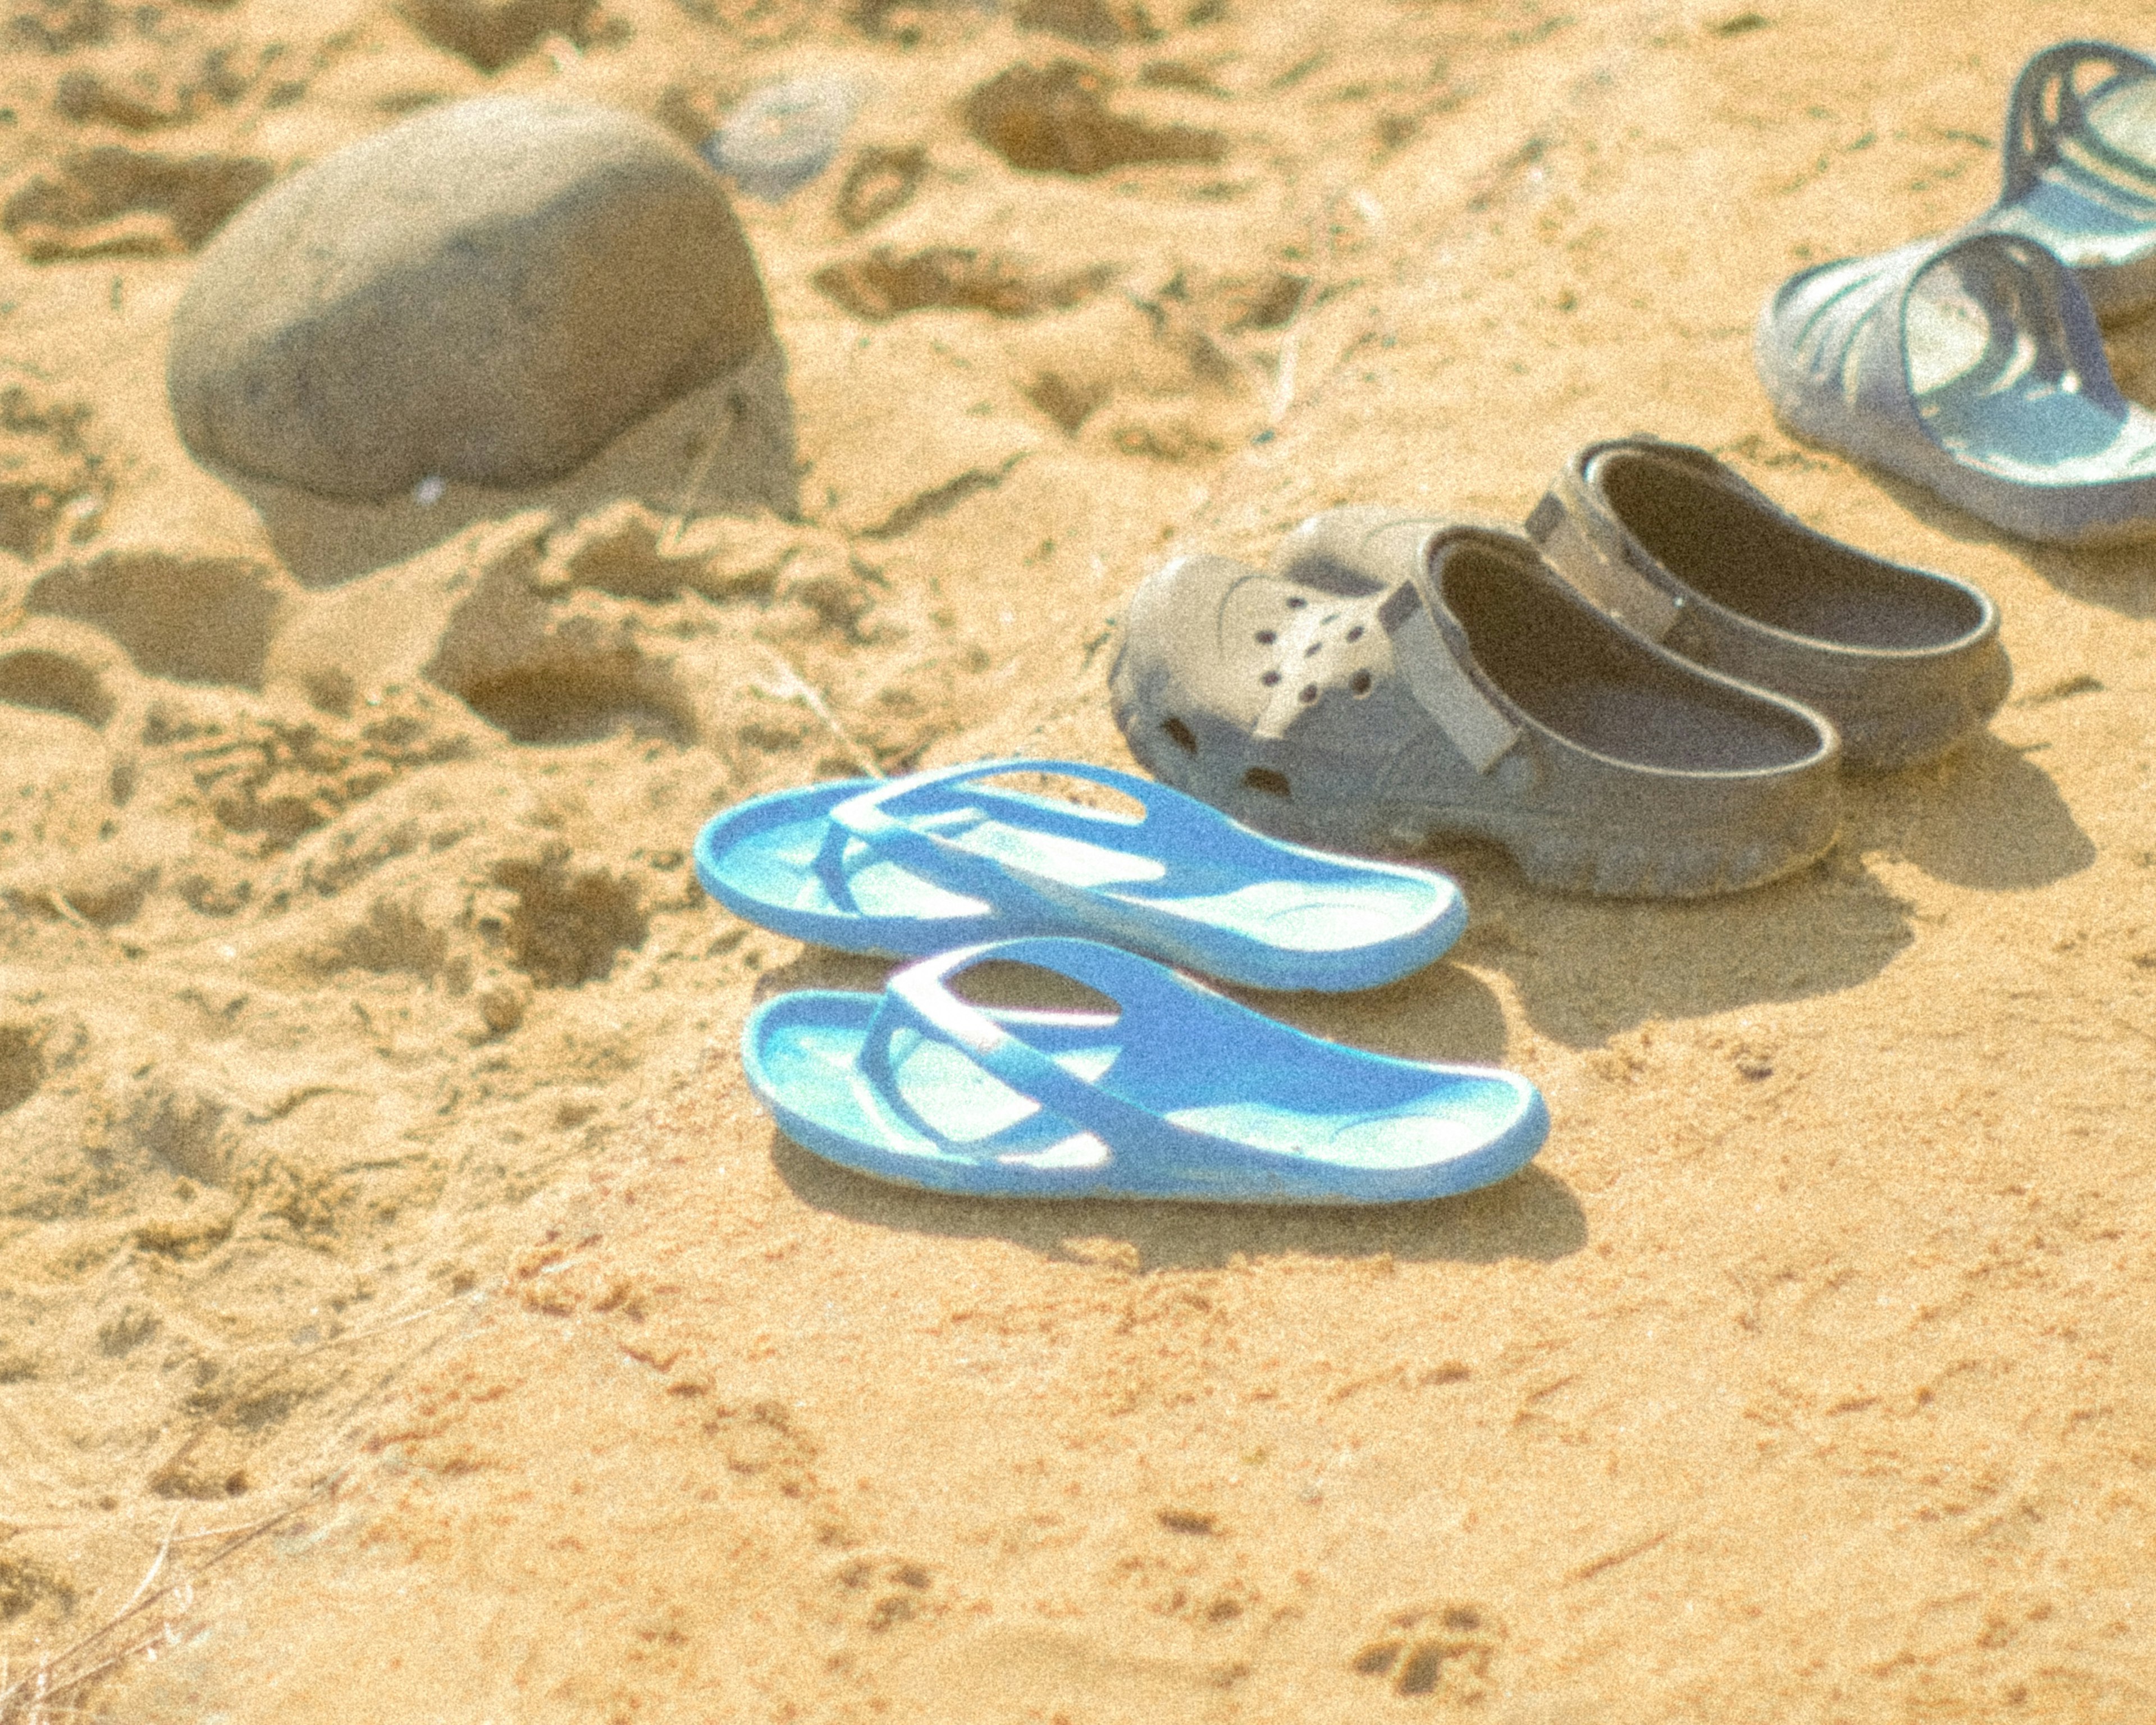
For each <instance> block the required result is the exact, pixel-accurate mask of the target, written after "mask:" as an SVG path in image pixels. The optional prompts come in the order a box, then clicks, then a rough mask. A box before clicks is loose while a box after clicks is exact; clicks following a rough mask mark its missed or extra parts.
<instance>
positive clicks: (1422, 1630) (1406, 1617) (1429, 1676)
mask: <svg viewBox="0 0 2156 1725" xmlns="http://www.w3.org/2000/svg"><path fill="white" fill-rule="evenodd" d="M1502 1639H1503V1631H1502V1630H1499V1629H1497V1628H1496V1626H1495V1625H1493V1624H1492V1623H1491V1619H1490V1615H1489V1614H1488V1613H1487V1612H1486V1611H1485V1610H1484V1609H1482V1608H1481V1606H1480V1605H1475V1604H1445V1605H1432V1606H1418V1607H1415V1608H1414V1609H1409V1610H1406V1611H1400V1612H1396V1613H1394V1615H1393V1616H1392V1617H1391V1618H1390V1619H1389V1620H1388V1621H1387V1623H1386V1625H1385V1628H1384V1630H1383V1632H1382V1633H1380V1634H1379V1635H1376V1636H1375V1637H1373V1639H1372V1640H1370V1641H1369V1642H1368V1643H1367V1644H1366V1645H1364V1646H1363V1648H1362V1650H1361V1651H1359V1652H1358V1653H1357V1654H1356V1655H1355V1657H1354V1658H1353V1661H1350V1663H1351V1665H1352V1666H1353V1669H1354V1670H1355V1671H1358V1672H1359V1673H1360V1674H1361V1675H1362V1676H1366V1677H1377V1678H1381V1679H1383V1681H1384V1682H1385V1685H1386V1686H1387V1687H1388V1688H1389V1689H1390V1690H1391V1691H1392V1692H1393V1693H1394V1695H1395V1696H1398V1697H1399V1698H1400V1699H1402V1700H1404V1701H1414V1700H1424V1699H1426V1700H1430V1701H1434V1702H1448V1703H1451V1704H1454V1705H1463V1706H1465V1705H1472V1704H1474V1703H1476V1702H1480V1701H1481V1700H1483V1699H1485V1698H1486V1697H1487V1695H1488V1694H1489V1690H1490V1667H1491V1661H1493V1660H1494V1659H1495V1658H1496V1652H1497V1645H1498V1643H1499V1641H1500V1640H1502Z"/></svg>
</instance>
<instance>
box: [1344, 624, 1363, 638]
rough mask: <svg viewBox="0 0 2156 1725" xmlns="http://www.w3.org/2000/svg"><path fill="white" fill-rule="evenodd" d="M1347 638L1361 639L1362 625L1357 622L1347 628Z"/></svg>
mask: <svg viewBox="0 0 2156 1725" xmlns="http://www.w3.org/2000/svg"><path fill="white" fill-rule="evenodd" d="M1347 639H1349V640H1351V641H1359V640H1361V639H1363V625H1362V624H1359V623H1358V624H1356V625H1355V626H1354V628H1353V629H1349V630H1348V631H1347Z"/></svg>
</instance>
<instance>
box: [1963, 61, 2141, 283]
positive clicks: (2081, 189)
mask: <svg viewBox="0 0 2156 1725" xmlns="http://www.w3.org/2000/svg"><path fill="white" fill-rule="evenodd" d="M2090 72H2095V73H2097V74H2099V75H2098V76H2097V78H2096V79H2095V80H2093V81H2092V82H2090V83H2089V84H2088V87H2087V88H2086V89H2084V88H2083V87H2082V85H2083V82H2084V74H2087V73H2090ZM1999 157H2000V167H2001V170H2002V172H2001V180H2002V184H2001V187H2000V190H1999V202H1998V203H1995V204H1994V205H1993V206H1992V207H1991V208H1990V209H1989V210H1988V211H1986V212H1985V213H1984V215H1982V216H1981V217H1979V218H1978V220H1977V222H1976V223H1975V224H1974V225H1976V226H1978V227H1981V228H1990V229H1992V230H1993V231H1994V232H1997V233H2001V234H2020V235H2021V236H2022V237H2023V238H2025V239H2033V240H2035V242H2036V244H2039V245H2040V246H2043V247H2044V248H2045V249H2047V250H2049V251H2051V252H2052V253H2054V254H2056V256H2057V257H2058V259H2059V260H2060V261H2061V263H2063V264H2066V267H2067V268H2069V269H2070V270H2072V271H2073V272H2074V276H2075V279H2076V280H2078V281H2079V282H2080V283H2081V285H2082V290H2083V291H2084V292H2086V293H2087V295H2088V296H2089V303H2090V304H2091V305H2093V306H2094V307H2095V308H2096V311H2097V315H2098V316H2102V317H2115V316H2124V315H2126V314H2127V313H2129V312H2133V311H2138V310H2140V309H2141V308H2142V307H2143V306H2144V305H2148V303H2149V302H2150V301H2151V300H2156V60H2151V59H2148V57H2147V56H2146V55H2144V54H2136V53H2134V52H2133V50H2132V49H2127V48H2120V47H2117V45H2115V44H2112V43H2109V42H2061V43H2059V44H2056V45H2055V46H2053V47H2051V48H2047V49H2044V50H2043V51H2042V52H2041V53H2040V54H2035V55H2034V56H2033V57H2032V58H2031V59H2030V61H2029V63H2028V64H2026V65H2025V66H2024V67H2022V69H2021V74H2020V77H2018V78H2016V79H2015V80H2014V92H2013V94H2012V95H2010V96H2009V97H2008V98H2007V102H2006V131H2005V137H2004V138H2003V139H2002V140H2001V142H2000V147H1999Z"/></svg>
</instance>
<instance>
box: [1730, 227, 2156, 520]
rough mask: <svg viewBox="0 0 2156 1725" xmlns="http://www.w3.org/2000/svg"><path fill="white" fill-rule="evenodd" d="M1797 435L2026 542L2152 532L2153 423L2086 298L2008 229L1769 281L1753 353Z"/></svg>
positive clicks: (2042, 253) (2059, 267) (1779, 412)
mask: <svg viewBox="0 0 2156 1725" xmlns="http://www.w3.org/2000/svg"><path fill="white" fill-rule="evenodd" d="M1753 361H1754V362H1755V363H1756V364H1757V366H1758V371H1759V381H1760V382H1762V383H1763V384H1764V385H1765V386H1766V389H1767V394H1768V399H1770V400H1771V401H1772V402H1773V403H1774V414H1775V417H1776V418H1779V420H1780V421H1781V422H1782V423H1783V424H1784V425H1785V426H1787V427H1788V428H1789V429H1790V430H1791V431H1793V432H1794V433H1795V434H1797V435H1798V436H1799V437H1802V438H1806V439H1810V440H1811V441H1813V442H1815V443H1819V444H1825V445H1826V446H1827V447H1828V448H1830V449H1839V450H1840V451H1841V452H1842V453H1843V454H1846V455H1853V456H1855V457H1856V459H1858V460H1860V461H1868V462H1871V463H1872V464H1873V465H1876V466H1879V467H1883V468H1885V469H1886V470H1887V471H1888V472H1890V473H1898V474H1900V475H1902V477H1903V478H1904V479H1910V480H1915V481H1916V482H1917V484H1918V485H1924V486H1927V487H1928V488H1929V489H1930V490H1933V491H1936V492H1937V493H1938V495H1940V496H1942V497H1943V498H1945V499H1946V500H1947V501H1948V502H1949V503H1953V504H1955V505H1957V506H1959V507H1960V508H1963V509H1965V510H1967V511H1969V513H1970V514H1971V515H1974V516H1979V517H1981V518H1982V519H1983V520H1984V521H1989V522H1990V523H1991V524H1992V525H1993V526H1997V527H2003V528H2005V530H2006V531H2008V532H2010V533H2015V534H2019V535H2020V536H2022V537H2023V538H2025V539H2037V540H2044V541H2047V542H2051V543H2053V544H2058V545H2093V544H2102V543H2105V542H2112V541H2123V540H2133V539H2146V538H2148V537H2149V536H2152V535H2156V414H2151V413H2149V412H2148V410H2147V409H2146V408H2142V407H2140V406H2138V405H2137V404H2136V403H2132V402H2129V401H2128V400H2127V399H2126V398H2125V397H2124V396H2123V395H2121V394H2120V393H2119V391H2118V385H2117V382H2116V381H2115V380H2114V379H2113V378H2112V374H2111V366H2110V364H2109V362H2107V360H2106V359H2105V358H2104V353H2103V342H2102V338H2101V337H2100V336H2098V334H2097V326H2096V314H2095V313H2094V312H2093V311H2091V310H2090V308H2089V302H2088V296H2087V295H2086V294H2084V293H2083V292H2082V290H2081V288H2080V286H2079V285H2077V284H2076V282H2075V280H2074V278H2073V275H2072V274H2071V272H2070V271H2069V270H2067V269H2066V266H2065V265H2064V264H2061V263H2060V262H2059V260H2058V259H2056V258H2055V257H2053V256H2052V255H2051V253H2049V252H2047V251H2046V250H2045V249H2043V248H2042V247H2041V246H2040V245H2037V244H2035V243H2034V242H2033V241H2030V240H2027V239H2020V238H2017V237H2015V235H2012V234H1965V235H1963V236H1962V237H1960V238H1958V239H1946V240H1937V239H1925V240H1918V241H1917V242H1916V243H1915V244H1911V245H1905V246H1902V247H1901V248H1899V249H1897V250H1894V251H1891V252H1883V253H1881V254H1879V255H1877V256H1876V257H1871V258H1854V259H1850V258H1845V259H1841V260H1840V262H1838V263H1832V264H1820V265H1818V266H1817V267H1816V268H1815V269H1810V270H1804V271H1801V272H1800V273H1799V274H1798V275H1793V276H1791V277H1790V278H1789V280H1787V281H1785V282H1784V283H1783V284H1782V285H1781V287H1780V288H1779V290H1777V291H1776V292H1775V294H1774V296H1773V298H1771V299H1770V300H1768V302H1767V305H1766V307H1765V309H1764V310H1763V311H1762V312H1761V313H1760V316H1759V325H1758V331H1757V332H1756V334H1755V336H1754V339H1753Z"/></svg>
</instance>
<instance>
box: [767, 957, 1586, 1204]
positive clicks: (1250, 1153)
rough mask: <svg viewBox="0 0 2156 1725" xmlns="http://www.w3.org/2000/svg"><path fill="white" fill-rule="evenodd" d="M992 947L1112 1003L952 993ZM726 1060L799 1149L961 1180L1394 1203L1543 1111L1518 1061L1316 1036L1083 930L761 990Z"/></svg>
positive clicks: (1008, 1192) (1503, 1143)
mask: <svg viewBox="0 0 2156 1725" xmlns="http://www.w3.org/2000/svg"><path fill="white" fill-rule="evenodd" d="M992 961H994V962H1001V963H1014V964H1025V965H1032V966H1035V967H1038V968H1040V969H1043V970H1047V971H1051V972H1054V973H1057V974H1060V975H1061V976H1065V977H1067V978H1071V979H1072V980H1074V981H1076V982H1079V983H1083V984H1085V985H1086V987H1088V988H1093V989H1096V990H1097V991H1099V992H1100V993H1102V994H1105V995H1106V996H1107V997H1108V999H1110V1000H1111V1001H1112V1002H1113V1003H1114V1004H1115V1005H1116V1008H1117V1011H1116V1013H1115V1014H1106V1013H1101V1012H1072V1011H1039V1010H1024V1011H1019V1010H1012V1009H1001V1008H997V1009H988V1008H982V1007H977V1006H973V1005H971V1004H968V1003H967V1002H966V1001H963V1000H962V999H959V998H958V997H957V995H955V994H953V993H952V992H951V990H950V988H949V986H948V984H949V983H950V982H951V980H952V978H955V977H956V976H957V975H958V974H959V973H961V972H962V971H965V970H968V969H969V968H972V967H973V966H975V965H978V964H983V963H989V962H992ZM742 1067H743V1069H744V1070H745V1071H746V1072H747V1076H748V1081H749V1084H750V1086H751V1087H752V1089H753V1090H754V1091H756V1094H757V1098H758V1100H760V1101H762V1103H763V1106H765V1107H766V1108H767V1109H769V1110H770V1111H771V1113H772V1115H773V1117H774V1118H776V1119H777V1120H778V1123H779V1125H780V1126H781V1127H783V1128H784V1129H785V1132H786V1134H787V1136H788V1137H791V1138H792V1139H793V1141H794V1142H796V1143H798V1144H799V1145H801V1146H802V1147H803V1148H805V1149H808V1150H810V1151H813V1152H814V1153H816V1154H817V1155H819V1156H822V1157H824V1158H828V1159H829V1160H830V1161H832V1162H835V1163H839V1164H840V1165H842V1166H844V1167H846V1168H852V1169H854V1170H855V1171H856V1172H858V1173H864V1174H869V1175H872V1176H874V1177H875V1178H878V1179H882V1180H890V1181H895V1182H896V1183H899V1184H901V1185H906V1186H916V1187H925V1188H927V1189H930V1190H932V1191H937V1192H952V1193H964V1194H972V1195H976V1196H992V1197H1009V1198H1147V1199H1186V1200H1195V1201H1199V1202H1203V1203H1209V1204H1404V1203H1411V1202H1414V1201H1416V1200H1419V1199H1431V1198H1445V1197H1449V1196H1450V1195H1452V1194H1455V1193H1459V1192H1467V1191H1471V1190H1472V1189H1475V1188H1476V1187H1478V1186H1486V1185H1489V1184H1491V1183H1492V1182H1495V1181H1497V1180H1501V1179H1503V1178H1505V1177H1506V1176H1507V1174H1510V1173H1515V1172H1517V1170H1518V1169H1519V1168H1522V1167H1523V1166H1524V1165H1525V1164H1526V1163H1527V1162H1528V1161H1529V1160H1531V1159H1532V1157H1533V1156H1534V1153H1535V1152H1536V1151H1537V1150H1538V1149H1540V1148H1541V1147H1542V1143H1543V1139H1544V1138H1545V1137H1547V1136H1548V1132H1549V1114H1548V1109H1547V1108H1546V1107H1545V1106H1544V1105H1543V1098H1542V1094H1541V1092H1540V1091H1537V1089H1536V1088H1535V1087H1534V1086H1533V1085H1532V1084H1530V1083H1528V1082H1527V1080H1526V1079H1524V1078H1522V1077H1520V1076H1517V1074H1514V1073H1511V1072H1501V1071H1496V1070H1490V1069H1487V1068H1483V1067H1476V1066H1445V1065H1432V1064H1428V1063H1425V1062H1423V1061H1419V1060H1394V1059H1392V1058H1390V1057H1389V1056H1387V1055H1375V1054H1367V1053H1364V1052H1363V1051H1362V1050H1358V1049H1352V1048H1342V1047H1341V1046H1339V1045H1337V1044H1334V1043H1329V1042H1321V1041H1319V1040H1317V1039H1316V1038H1315V1037H1312V1036H1306V1035H1304V1034H1302V1033H1301V1031H1299V1030H1293V1029H1289V1028H1288V1027H1287V1026H1286V1025H1284V1024H1276V1023H1275V1022H1274V1021H1273V1020H1271V1019H1268V1018H1265V1017H1264V1016H1262V1015H1261V1014H1257V1013H1255V1012H1252V1011H1251V1010H1250V1009H1249V1008H1248V1007H1245V1006H1240V1005H1238V1004H1236V1003H1235V1002H1234V1001H1231V1000H1227V999H1222V998H1221V997H1220V996H1219V995H1218V994H1215V993H1212V992H1211V991H1210V990H1209V989H1207V988H1201V987H1200V986H1199V985H1198V984H1197V983H1193V982H1190V981H1188V979H1187V978H1183V977H1181V976H1178V975H1177V974H1176V973H1174V972H1173V971H1171V970H1169V969H1168V968H1165V967H1164V966H1162V965H1158V964H1155V963H1152V960H1150V959H1147V958H1140V957H1137V956H1135V955H1134V954H1132V953H1129V952H1122V951H1119V950H1117V949H1116V948H1115V947H1103V946H1101V945H1098V944H1096V942H1091V941H1081V940H1066V939H1060V938H1043V939H1032V940H1014V941H1000V942H991V943H989V944H988V945H985V946H977V947H965V948H963V949H962V950H961V951H958V952H947V953H945V954H943V955H942V956H941V957H935V958H931V959H927V960H924V961H923V962H922V963H918V964H915V965H911V966H909V967H908V968H906V969H904V970H901V971H900V972H898V973H896V975H894V976H893V977H892V978H891V980H890V981H889V982H888V983H885V987H884V990H883V993H881V994H880V995H879V994H858V993H841V992H838V991H834V990H827V989H816V990H809V991H804V992H802V993H793V994H780V995H776V996H774V997H773V999H769V1000H767V1001H766V1002H765V1003H764V1004H762V1006H760V1007H759V1008H757V1010H756V1012H755V1014H753V1015H752V1017H751V1018H750V1019H749V1021H748V1024H747V1028H746V1029H744V1030H743V1032H742Z"/></svg>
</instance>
